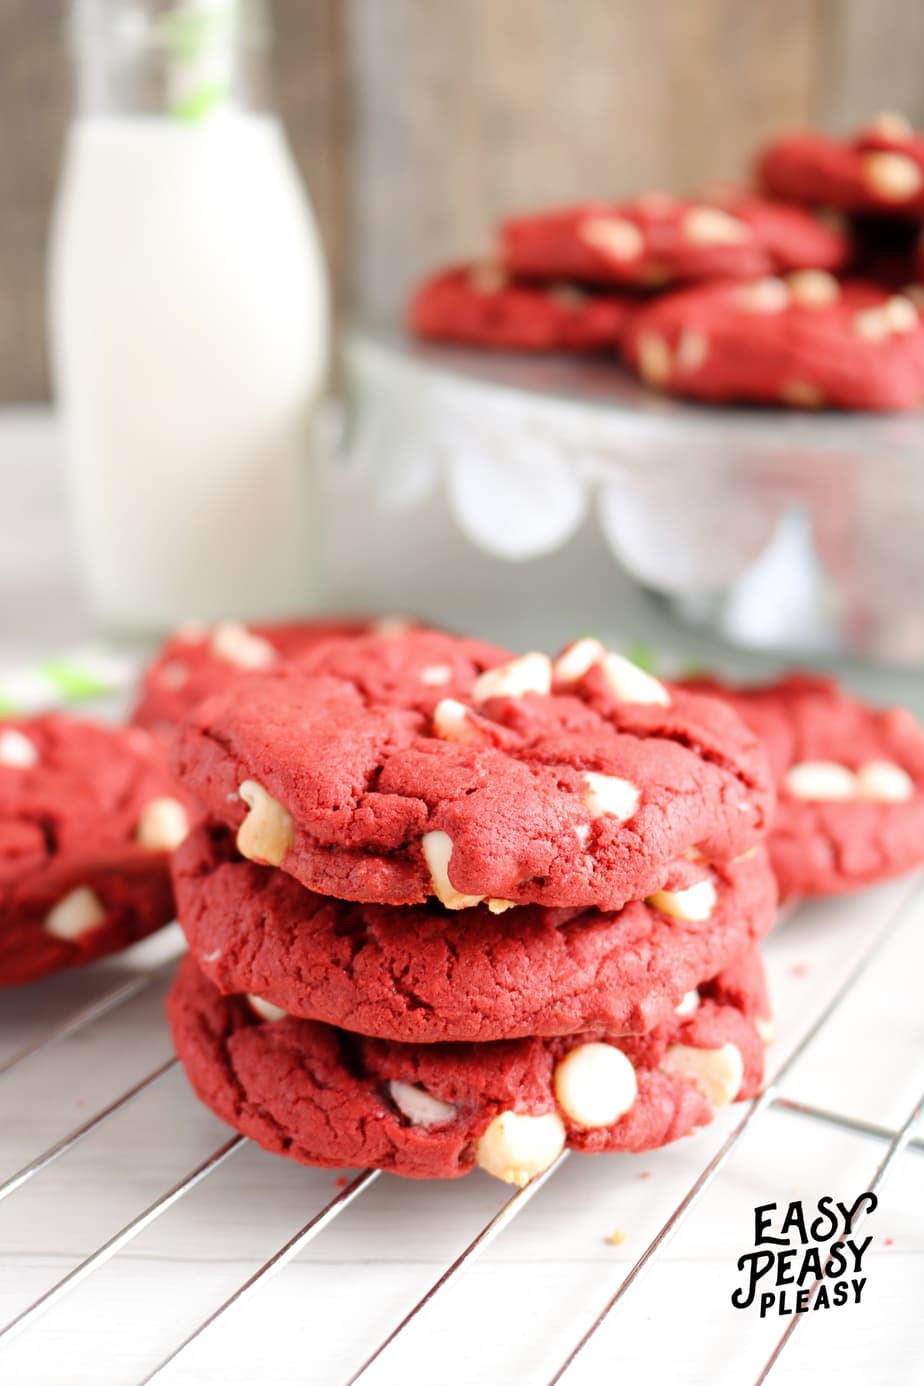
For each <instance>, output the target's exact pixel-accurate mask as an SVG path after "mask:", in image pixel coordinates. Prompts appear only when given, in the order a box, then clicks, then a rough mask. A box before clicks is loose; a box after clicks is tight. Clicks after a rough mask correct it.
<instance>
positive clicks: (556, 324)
mask: <svg viewBox="0 0 924 1386" xmlns="http://www.w3.org/2000/svg"><path fill="white" fill-rule="evenodd" d="M633 306H634V300H633V299H631V298H630V297H629V296H628V295H626V294H616V293H612V292H610V293H605V292H588V291H587V289H586V288H582V287H580V286H578V285H576V284H569V283H567V282H564V281H562V282H559V283H549V284H538V283H533V282H530V281H528V280H518V279H514V278H511V276H510V275H508V274H507V272H506V270H504V269H503V268H502V267H501V266H499V265H494V264H480V265H463V266H457V267H454V268H452V269H447V270H442V271H441V272H440V273H438V274H434V275H433V276H432V277H431V278H429V279H427V280H425V281H424V283H422V284H421V285H420V287H419V288H418V289H417V291H416V292H415V294H414V297H413V299H412V300H411V304H410V308H409V310H408V321H409V325H410V328H411V331H412V332H413V333H414V334H415V335H416V336H418V337H423V338H425V339H427V340H430V341H435V342H454V343H457V344H459V345H469V346H482V347H499V348H504V349H508V350H513V351H582V352H583V351H607V350H613V349H615V348H616V347H617V346H618V344H619V341H620V338H621V337H622V334H623V331H624V330H625V327H626V324H627V322H628V321H629V317H630V314H631V313H632V309H633Z"/></svg>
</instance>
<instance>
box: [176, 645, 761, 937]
mask: <svg viewBox="0 0 924 1386" xmlns="http://www.w3.org/2000/svg"><path fill="white" fill-rule="evenodd" d="M550 688H553V691H552V692H550V691H549V690H550ZM175 763H176V768H177V771H178V774H179V776H180V780H181V783H183V784H184V785H185V786H186V788H187V789H188V790H189V792H190V793H191V794H192V795H193V796H194V797H195V798H197V799H198V800H199V801H200V802H201V803H202V804H203V805H205V807H206V808H207V809H208V812H209V814H210V815H211V816H212V817H213V818H214V819H217V820H218V821H219V822H222V823H225V824H227V825H228V826H230V827H231V828H233V829H235V830H236V831H237V845H238V849H239V851H240V852H241V854H242V855H243V856H246V857H248V858H249V859H251V860H255V861H263V862H266V863H268V864H270V865H275V866H282V867H283V869H284V870H285V871H288V872H289V873H290V874H291V875H293V876H295V877H296V878H297V879H298V880H300V881H301V882H302V884H303V885H306V886H308V887H309V888H310V889H312V890H316V891H317V892H318V893H319V894H323V895H334V896H337V897H338V898H340V899H347V900H365V901H371V902H378V903H380V904H392V905H405V904H418V903H421V902H422V901H424V900H425V899H426V898H427V897H428V896H430V895H436V896H437V897H438V898H439V899H440V900H441V902H442V903H443V904H444V905H447V906H448V907H449V908H452V909H459V908H466V907H468V906H471V905H475V904H478V903H480V901H481V900H482V899H483V898H485V897H486V898H487V901H488V907H489V908H490V909H492V910H494V911H498V912H499V911H502V910H505V909H507V908H509V907H510V904H511V902H512V903H513V904H518V905H523V904H529V903H536V904H543V905H552V906H568V907H571V906H590V905H594V906H598V907H600V908H606V909H619V908H621V907H622V906H623V905H624V904H626V902H627V901H629V900H632V899H641V898H643V897H645V896H648V895H651V894H653V893H654V891H656V890H658V889H659V888H660V887H661V886H662V885H663V884H664V882H665V880H666V878H667V875H668V873H669V871H670V869H671V864H672V863H673V862H674V861H675V860H676V859H677V858H678V857H681V856H683V855H684V854H685V853H687V852H688V851H689V850H690V849H691V848H693V847H696V848H698V849H699V850H700V851H701V852H702V853H703V855H704V856H705V857H706V858H707V859H708V860H709V861H714V862H723V861H728V860H730V859H731V858H732V857H735V856H738V855H740V854H741V853H742V852H745V851H747V850H748V849H749V848H750V847H752V846H753V845H754V844H755V843H756V842H757V841H758V840H759V839H760V836H761V834H762V832H763V830H764V827H765V824H766V822H767V818H768V816H769V811H770V809H771V806H772V789H771V787H770V784H769V781H768V778H767V768H766V764H765V761H764V758H763V753H762V750H761V747H760V745H759V743H758V741H757V739H756V738H755V737H754V736H753V735H752V734H751V733H750V732H748V731H747V730H746V728H745V727H744V725H743V723H741V722H740V721H739V719H738V718H737V717H735V716H734V714H732V713H730V712H728V710H727V709H722V708H721V707H720V705H719V704H717V703H716V701H715V700H714V699H705V700H704V699H702V698H699V697H697V696H695V695H691V694H689V693H686V692H683V691H671V690H668V689H667V688H665V686H664V685H663V684H660V683H659V682H658V681H657V680H656V679H653V678H651V676H650V675H647V674H644V673H643V672H642V671H641V670H640V669H637V668H636V667H635V666H634V665H633V664H630V663H629V661H628V660H625V659H623V658H622V657H621V656H619V655H613V654H608V653H607V652H606V651H604V650H603V648H602V646H600V645H599V644H598V643H597V642H595V641H581V642H579V643H578V645H577V646H575V647H572V648H571V649H569V650H568V651H566V653H565V654H564V655H563V656H562V657H561V658H560V659H559V660H558V661H556V664H555V666H554V669H553V667H552V665H551V663H550V661H549V660H548V658H547V657H546V656H545V655H541V654H530V655H524V656H521V657H519V658H506V657H505V653H504V652H503V651H500V650H497V649H496V648H494V647H491V646H485V645H480V644H479V643H477V642H475V641H471V640H460V639H456V638H454V637H452V636H448V635H442V634H439V633H437V632H414V633H411V634H410V635H408V636H405V637H404V638H403V639H398V640H392V641H385V640H381V639H377V638H375V637H361V638H359V639H358V640H354V641H347V642H340V643H333V642H332V643H330V644H328V645H327V646H326V647H324V648H323V649H322V650H319V651H318V652H317V657H316V658H313V657H311V656H309V657H306V659H305V660H303V661H301V662H300V663H299V665H298V666H295V665H290V666H289V667H288V668H285V669H282V670H280V671H279V672H278V673H276V674H267V675H264V676H254V677H253V678H252V679H251V680H249V682H248V685H247V698H246V699H239V698H235V697H234V696H233V695H232V694H230V693H228V694H218V695H216V696H215V697H213V698H210V699H207V700H206V701H205V702H204V703H202V704H200V705H199V706H198V707H197V708H196V709H195V710H194V712H193V713H192V715H191V716H190V717H189V719H188V720H187V721H186V723H185V724H184V725H183V727H182V728H181V731H180V734H179V736H178V739H177V743H176V757H175Z"/></svg>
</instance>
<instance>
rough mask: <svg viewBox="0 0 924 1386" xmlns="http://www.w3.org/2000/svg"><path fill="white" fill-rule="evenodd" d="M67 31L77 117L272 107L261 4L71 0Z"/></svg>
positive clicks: (174, 116) (199, 114) (199, 118)
mask: <svg viewBox="0 0 924 1386" xmlns="http://www.w3.org/2000/svg"><path fill="white" fill-rule="evenodd" d="M69 34H70V41H71V51H72V54H73V59H74V66H75V78H76V80H75V102H76V109H77V112H78V114H79V115H81V116H100V115H146V116H163V117H164V118H165V119H170V120H175V121H180V122H186V123H189V124H198V123H201V122H203V121H206V120H209V119H212V118H214V117H215V116H217V115H219V114H221V113H222V112H227V111H270V110H272V108H273V103H272V95H271V82H270V74H269V61H268V59H269V48H270V24H269V17H268V13H267V10H266V5H265V3H264V0H71V7H70V20H69Z"/></svg>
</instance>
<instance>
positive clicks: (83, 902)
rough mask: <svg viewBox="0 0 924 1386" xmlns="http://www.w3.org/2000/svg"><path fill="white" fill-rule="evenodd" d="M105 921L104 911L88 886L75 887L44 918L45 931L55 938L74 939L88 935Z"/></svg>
mask: <svg viewBox="0 0 924 1386" xmlns="http://www.w3.org/2000/svg"><path fill="white" fill-rule="evenodd" d="M105 919H106V910H105V908H104V906H103V905H102V903H101V901H100V899H99V897H98V896H97V895H96V894H95V893H94V891H92V890H91V889H90V888H89V886H77V887H76V889H75V890H71V891H69V892H68V894H67V895H65V896H63V897H62V898H61V899H60V900H59V901H58V903H57V904H56V905H55V906H54V908H53V909H51V910H49V911H48V914H46V916H45V929H46V930H47V931H48V933H50V934H54V936H55V938H63V939H75V938H80V936H81V934H88V933H89V932H90V930H91V929H96V928H98V927H99V925H100V924H102V923H103V922H104V921H105Z"/></svg>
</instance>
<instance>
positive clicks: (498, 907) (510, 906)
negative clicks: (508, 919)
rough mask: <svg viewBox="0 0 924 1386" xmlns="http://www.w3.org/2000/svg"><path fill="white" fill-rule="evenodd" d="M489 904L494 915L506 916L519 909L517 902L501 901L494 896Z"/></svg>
mask: <svg viewBox="0 0 924 1386" xmlns="http://www.w3.org/2000/svg"><path fill="white" fill-rule="evenodd" d="M487 904H488V909H489V910H490V911H491V913H492V914H506V913H507V911H508V910H515V909H516V907H517V902H516V900H500V899H498V898H497V896H494V895H492V896H491V897H490V899H489V900H488V902H487Z"/></svg>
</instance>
